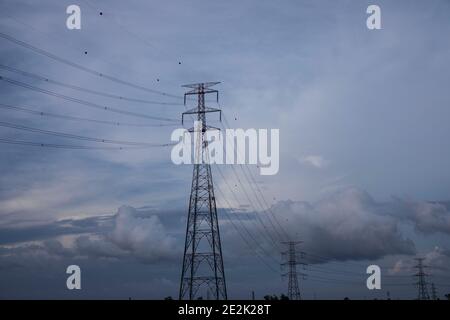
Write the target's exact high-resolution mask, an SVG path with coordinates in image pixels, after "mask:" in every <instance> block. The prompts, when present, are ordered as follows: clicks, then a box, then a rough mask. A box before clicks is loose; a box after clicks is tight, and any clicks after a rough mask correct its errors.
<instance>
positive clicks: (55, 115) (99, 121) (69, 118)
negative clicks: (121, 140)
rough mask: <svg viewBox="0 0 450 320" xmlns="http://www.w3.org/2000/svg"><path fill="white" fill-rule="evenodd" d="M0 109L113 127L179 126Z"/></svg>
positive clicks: (20, 107) (15, 107) (9, 107)
mask: <svg viewBox="0 0 450 320" xmlns="http://www.w3.org/2000/svg"><path fill="white" fill-rule="evenodd" d="M0 108H2V109H7V110H13V111H17V112H23V113H28V114H32V115H36V116H41V117H53V118H58V119H65V120H73V121H82V122H83V121H84V122H93V123H98V124H105V125H112V126H123V127H173V126H177V125H176V124H145V123H143V124H139V123H127V122H121V121H107V120H98V119H90V118H81V117H74V116H69V115H63V114H57V113H50V112H44V111H38V110H35V109H30V108H27V107H23V106H11V105H8V104H3V103H0Z"/></svg>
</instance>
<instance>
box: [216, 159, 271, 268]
mask: <svg viewBox="0 0 450 320" xmlns="http://www.w3.org/2000/svg"><path fill="white" fill-rule="evenodd" d="M216 168H217V171H218V172H219V174H220V176H221V177H222V180H223V181H224V182H225V185H226V186H227V187H228V189H229V190H230V192H231V194H232V195H233V197H234V199H235V200H236V202H237V203H239V204H240V201H239V199H238V198H237V196H236V195H235V193H234V191H233V189H232V188H231V186H230V185H229V183H228V182H227V180H226V179H225V176H224V174H223V173H222V171H221V170H220V168H219V165H216ZM245 215H246V216H247V219H249V221H251V222H255V219H253V218H251V217H250V215H249V214H248V213H245ZM254 215H255V217H256V221H258V222H260V224H261V219H258V216H257V213H256V212H254ZM260 224H258V225H257V224H256V223H254V225H255V230H257V231H259V233H260V235H261V236H262V238H265V239H266V240H268V242H269V243H271V244H272V245H273V246H274V248H275V249H278V248H277V246H276V245H275V244H274V243H273V240H272V239H271V238H270V237H269V236H268V235H267V233H266V232H264V230H260V229H259V228H257V227H256V226H260ZM262 226H263V227H264V224H262ZM264 229H265V230H266V231H267V228H264ZM267 232H268V231H267ZM261 248H262V247H261ZM264 252H265V253H266V255H267V256H270V257H271V255H270V254H268V253H267V251H266V250H264ZM272 259H274V258H273V257H272ZM274 260H275V259H274ZM275 261H276V260H275ZM277 263H278V262H277Z"/></svg>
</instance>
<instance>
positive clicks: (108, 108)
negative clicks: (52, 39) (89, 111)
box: [0, 76, 177, 122]
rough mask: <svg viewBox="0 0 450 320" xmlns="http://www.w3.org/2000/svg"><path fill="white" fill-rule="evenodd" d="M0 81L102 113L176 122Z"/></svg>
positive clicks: (12, 82)
mask: <svg viewBox="0 0 450 320" xmlns="http://www.w3.org/2000/svg"><path fill="white" fill-rule="evenodd" d="M0 80H2V81H5V82H8V83H10V84H12V85H15V86H19V87H22V88H26V89H29V90H33V91H36V92H40V93H44V94H46V95H49V96H53V97H57V98H60V99H64V100H66V101H70V102H75V103H78V104H82V105H85V106H88V107H91V108H96V109H100V110H103V111H108V112H114V113H118V114H123V115H127V116H133V117H139V118H146V119H152V120H160V121H170V122H177V120H175V119H170V118H165V117H157V116H150V115H147V114H142V113H137V112H131V111H125V110H121V109H116V108H112V107H108V106H102V105H99V104H96V103H93V102H89V101H85V100H81V99H78V98H74V97H70V96H66V95H63V94H60V93H57V92H53V91H50V90H46V89H42V88H39V87H35V86H32V85H29V84H27V83H24V82H20V81H17V80H13V79H9V78H6V77H4V76H0Z"/></svg>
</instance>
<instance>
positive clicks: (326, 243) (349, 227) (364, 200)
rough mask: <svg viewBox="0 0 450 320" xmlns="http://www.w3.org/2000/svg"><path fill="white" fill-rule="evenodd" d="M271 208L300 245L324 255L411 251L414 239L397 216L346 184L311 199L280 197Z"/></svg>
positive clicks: (343, 257)
mask: <svg viewBox="0 0 450 320" xmlns="http://www.w3.org/2000/svg"><path fill="white" fill-rule="evenodd" d="M272 211H273V212H274V213H275V214H276V215H278V216H280V217H286V218H285V220H286V221H285V222H286V223H285V225H286V226H287V230H288V233H289V234H291V236H293V237H297V238H300V239H302V240H304V241H305V242H304V244H303V249H304V250H305V251H306V252H311V253H314V254H316V255H320V256H323V257H326V259H329V260H331V259H335V260H348V259H354V260H358V259H379V258H382V257H384V256H386V255H391V254H392V255H393V254H413V253H414V252H415V246H414V243H413V242H412V241H411V240H410V239H406V238H404V237H403V235H402V234H401V231H400V230H399V228H398V220H397V219H395V218H394V217H391V216H386V215H382V214H380V204H378V203H377V202H376V201H374V200H373V199H372V197H371V196H370V195H369V194H368V193H367V192H365V191H362V190H359V189H356V188H349V189H345V190H341V191H338V192H336V193H334V194H332V195H329V196H327V197H326V198H324V199H322V200H320V201H317V202H315V203H310V202H304V201H290V200H288V201H281V202H278V203H277V204H276V205H274V206H273V207H272Z"/></svg>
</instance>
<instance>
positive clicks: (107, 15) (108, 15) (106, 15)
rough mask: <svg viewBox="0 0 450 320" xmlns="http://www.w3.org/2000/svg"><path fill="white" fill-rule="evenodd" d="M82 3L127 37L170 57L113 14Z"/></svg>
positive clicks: (86, 0)
mask: <svg viewBox="0 0 450 320" xmlns="http://www.w3.org/2000/svg"><path fill="white" fill-rule="evenodd" d="M82 1H83V2H84V3H86V4H87V5H88V7H89V8H90V9H91V10H93V11H95V12H96V13H101V16H102V17H103V18H111V19H109V22H112V23H113V24H115V25H116V26H117V27H118V28H119V29H120V30H122V31H124V32H126V33H127V34H128V35H130V36H131V37H133V38H135V39H136V40H138V41H139V42H141V43H142V44H144V45H145V46H147V47H149V48H151V49H152V50H155V49H157V50H159V51H160V52H161V53H163V54H164V55H165V56H168V55H171V53H170V52H167V51H165V50H164V51H165V52H162V50H161V48H158V47H156V46H155V45H154V44H153V43H151V42H149V41H148V40H147V39H145V38H143V37H142V36H141V35H139V34H137V33H135V32H133V31H131V30H130V29H129V28H127V27H126V26H125V25H124V24H122V23H121V22H119V19H117V18H116V15H115V14H113V13H112V12H111V11H109V10H108V11H106V10H104V9H102V10H100V9H99V8H98V7H95V6H94V5H93V4H92V3H91V2H90V1H88V0H82ZM178 64H181V62H180V61H179V60H178Z"/></svg>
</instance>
